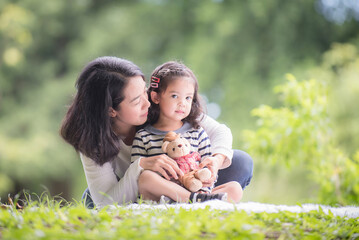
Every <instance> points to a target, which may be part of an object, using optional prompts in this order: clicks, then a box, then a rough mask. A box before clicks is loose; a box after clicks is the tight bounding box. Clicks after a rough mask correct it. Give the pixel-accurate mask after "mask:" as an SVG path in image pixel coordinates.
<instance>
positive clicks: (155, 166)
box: [140, 154, 183, 180]
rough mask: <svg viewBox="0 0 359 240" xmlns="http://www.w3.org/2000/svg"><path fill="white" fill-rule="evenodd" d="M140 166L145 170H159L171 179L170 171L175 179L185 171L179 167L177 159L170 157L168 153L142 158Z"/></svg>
mask: <svg viewBox="0 0 359 240" xmlns="http://www.w3.org/2000/svg"><path fill="white" fill-rule="evenodd" d="M140 166H141V167H142V168H143V169H145V170H151V171H154V172H159V173H160V174H161V175H162V176H163V177H165V178H166V179H167V180H170V179H171V178H170V177H169V176H168V173H169V174H170V175H172V177H173V178H175V179H178V176H183V172H182V170H181V169H180V168H179V167H178V165H177V163H176V162H175V160H173V159H172V158H170V157H168V156H167V155H166V154H161V155H157V156H153V157H144V158H141V160H140Z"/></svg>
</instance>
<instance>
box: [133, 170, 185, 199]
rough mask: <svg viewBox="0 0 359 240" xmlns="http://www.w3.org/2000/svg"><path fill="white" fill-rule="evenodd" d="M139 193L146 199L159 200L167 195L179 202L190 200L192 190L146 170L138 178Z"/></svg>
mask: <svg viewBox="0 0 359 240" xmlns="http://www.w3.org/2000/svg"><path fill="white" fill-rule="evenodd" d="M138 188H139V193H140V194H141V195H142V197H143V199H145V200H153V201H157V202H158V201H159V200H160V198H161V196H162V195H165V196H167V197H169V198H171V199H173V200H175V201H176V200H177V202H188V201H189V198H190V194H191V193H190V192H189V191H187V190H186V189H184V188H183V187H181V186H180V185H178V184H176V183H174V182H171V181H168V180H166V179H165V178H163V177H161V176H160V175H158V174H157V173H155V172H153V171H149V170H147V171H146V170H145V171H143V172H142V173H141V175H140V177H139V179H138Z"/></svg>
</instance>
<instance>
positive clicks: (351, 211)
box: [126, 200, 359, 218]
mask: <svg viewBox="0 0 359 240" xmlns="http://www.w3.org/2000/svg"><path fill="white" fill-rule="evenodd" d="M207 206H209V208H210V209H218V210H228V211H233V210H244V211H246V212H267V213H277V212H280V211H289V212H296V213H299V212H309V211H313V210H315V211H319V208H320V207H321V208H322V210H323V212H324V213H326V214H328V213H329V211H331V212H332V213H333V215H334V216H340V217H349V218H358V217H359V207H358V206H347V207H330V206H325V205H318V204H303V205H301V206H299V205H296V206H287V205H274V204H266V203H257V202H242V203H238V204H231V203H227V202H224V201H219V200H212V201H207V202H203V203H194V204H186V203H181V204H131V205H128V206H126V208H130V209H138V210H141V209H164V210H165V209H167V208H184V209H203V208H205V207H207Z"/></svg>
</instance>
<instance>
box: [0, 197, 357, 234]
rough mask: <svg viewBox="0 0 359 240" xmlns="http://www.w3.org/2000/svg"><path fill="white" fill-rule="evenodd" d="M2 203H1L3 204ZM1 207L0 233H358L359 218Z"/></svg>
mask: <svg viewBox="0 0 359 240" xmlns="http://www.w3.org/2000/svg"><path fill="white" fill-rule="evenodd" d="M0 205H1V204H0ZM15 205H16V204H9V205H4V204H2V206H1V207H0V239H96V240H98V239H166V240H168V239H359V226H358V225H359V218H356V219H354V218H345V217H336V216H333V214H331V213H329V214H325V213H324V212H323V211H322V210H319V211H312V212H309V213H292V212H285V211H283V212H280V213H246V212H245V211H221V210H210V209H209V208H206V209H198V210H186V209H182V208H181V209H175V208H168V209H166V210H159V209H141V210H134V209H127V208H126V207H121V206H118V207H115V208H104V209H101V210H90V209H86V208H85V206H84V205H83V204H81V203H64V202H62V201H56V200H49V199H47V200H46V201H43V200H42V201H41V203H39V202H36V201H29V202H27V203H26V206H25V207H24V208H23V209H17V208H16V207H15Z"/></svg>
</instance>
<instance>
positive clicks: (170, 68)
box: [147, 61, 203, 128]
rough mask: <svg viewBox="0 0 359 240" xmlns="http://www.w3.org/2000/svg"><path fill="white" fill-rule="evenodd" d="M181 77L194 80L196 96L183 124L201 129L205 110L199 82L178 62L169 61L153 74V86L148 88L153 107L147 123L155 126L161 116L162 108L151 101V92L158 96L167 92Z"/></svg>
mask: <svg viewBox="0 0 359 240" xmlns="http://www.w3.org/2000/svg"><path fill="white" fill-rule="evenodd" d="M180 77H189V78H191V79H192V80H193V83H194V95H193V100H192V106H191V111H190V113H189V114H188V116H187V117H186V118H184V119H183V120H182V121H183V122H188V123H190V124H191V125H192V127H194V128H198V127H199V121H200V120H201V118H200V117H203V114H202V113H203V108H202V106H201V103H200V98H199V95H198V81H197V78H196V76H195V75H194V73H193V72H192V71H191V69H189V68H188V67H187V66H186V65H184V64H183V63H179V62H176V61H169V62H166V63H164V64H162V65H160V66H158V67H157V68H156V69H155V70H154V71H153V72H152V74H151V84H150V87H149V88H148V99H149V101H150V103H151V106H150V108H149V110H148V119H147V122H148V123H150V124H154V123H156V122H157V120H158V118H159V116H160V107H159V105H158V104H155V103H154V102H153V101H152V99H151V92H152V91H154V92H156V93H158V94H161V93H163V92H164V91H166V89H167V86H168V85H169V84H170V83H171V81H174V80H176V79H178V78H180Z"/></svg>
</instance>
